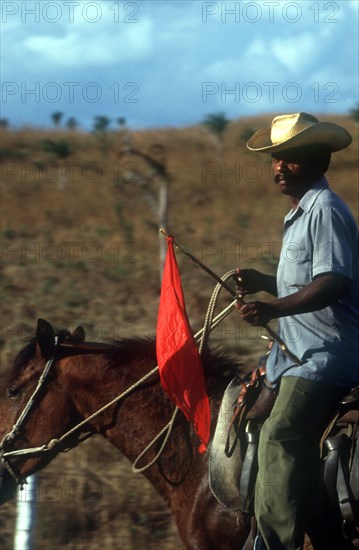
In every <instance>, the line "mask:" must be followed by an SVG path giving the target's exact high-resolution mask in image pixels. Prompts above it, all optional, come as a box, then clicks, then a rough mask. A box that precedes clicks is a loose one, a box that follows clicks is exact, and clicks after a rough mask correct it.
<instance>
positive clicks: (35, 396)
mask: <svg viewBox="0 0 359 550" xmlns="http://www.w3.org/2000/svg"><path fill="white" fill-rule="evenodd" d="M59 345H60V343H59V337H58V336H55V342H54V350H53V354H52V356H51V357H50V359H49V360H48V361H47V363H46V365H45V368H44V370H43V372H42V374H41V376H40V378H39V380H38V383H37V385H36V388H35V390H34V391H33V393H32V394H31V396H30V398H29V400H28V402H27V403H26V405H25V407H24V409H23V410H22V412H21V413H20V415H19V417H18V419H17V420H16V422H15V424H14V425H13V427H12V429H11V430H10V432H9V433H8V434H6V435H5V437H4V438H3V440H2V441H1V443H0V459H1V462H2V463H3V466H4V467H5V468H6V470H7V471H8V472H9V474H10V475H11V477H12V478H13V480H14V481H15V482H16V484H17V485H19V486H20V487H21V486H22V485H23V484H24V481H25V479H26V476H25V477H24V476H21V475H19V474H18V473H17V472H16V469H15V468H14V466H13V465H12V464H11V462H10V461H11V459H13V458H18V457H22V458H23V457H35V456H41V455H45V454H53V455H56V454H58V453H59V452H68V451H70V450H71V449H73V448H74V447H76V446H77V445H78V444H79V443H81V442H82V441H84V440H85V439H87V438H88V437H90V436H91V435H93V432H92V431H91V430H90V431H88V432H87V433H84V434H83V435H82V436H81V437H78V438H77V440H76V442H75V443H72V444H71V445H68V446H66V443H65V442H66V440H68V439H69V438H70V436H73V435H74V434H75V432H77V431H78V430H79V429H80V428H83V427H84V426H85V425H86V424H88V423H89V421H90V420H92V419H93V418H95V417H96V416H98V415H99V414H100V413H102V412H103V411H105V410H106V409H108V408H109V407H111V406H113V405H115V404H116V403H117V402H118V401H120V400H121V399H123V398H124V397H126V396H127V395H128V394H129V393H131V392H132V391H133V390H134V389H135V388H137V387H138V386H140V385H141V384H142V383H143V382H144V381H146V380H147V379H148V378H150V377H151V376H152V375H153V374H155V373H156V372H157V371H158V366H157V367H155V368H154V369H152V370H151V371H149V372H148V373H147V374H145V375H144V376H143V377H142V378H141V379H140V380H138V381H137V382H135V383H134V384H132V385H131V386H130V387H129V388H128V389H126V390H125V391H124V392H122V393H121V394H120V395H118V396H117V397H116V398H115V399H113V400H112V401H110V402H108V403H107V404H105V405H104V406H103V407H101V408H100V409H98V410H97V411H95V412H94V413H93V414H91V415H90V416H88V417H87V418H85V419H83V420H82V421H81V422H79V423H77V424H76V425H75V426H73V427H72V428H71V429H70V430H68V431H67V432H65V433H64V434H63V435H61V437H59V438H57V439H51V440H50V441H49V442H48V443H46V444H44V445H41V446H40V447H30V448H27V449H16V450H8V448H9V446H11V445H12V444H13V442H14V440H15V439H16V438H17V437H18V436H19V435H21V428H22V427H23V425H24V423H25V420H27V418H28V417H29V415H30V413H31V411H32V410H33V408H34V406H35V405H36V404H37V403H38V400H39V395H40V393H41V391H42V390H43V388H44V385H45V383H46V381H47V379H48V376H49V373H50V371H51V368H52V367H53V365H54V364H55V363H56V359H57V357H56V356H57V351H58V349H59ZM176 412H177V411H176ZM173 421H174V418H173V419H171V421H170V422H169V423H168V424H167V426H165V428H164V429H163V430H161V432H160V433H159V434H158V435H157V436H156V438H155V439H154V440H153V442H152V444H151V447H152V445H153V444H154V443H155V442H156V441H157V440H158V439H159V437H161V436H162V435H163V433H164V432H165V431H166V430H169V425H170V424H171V429H172V424H173ZM166 442H167V438H166ZM149 447H150V446H148V447H147V448H146V449H145V451H143V452H142V453H141V455H140V456H139V457H138V458H137V460H136V461H135V463H134V466H135V464H136V462H137V461H138V460H140V458H142V456H143V455H144V454H145V452H147V450H148V449H149ZM163 448H164V446H161V448H160V452H162V450H163ZM158 456H159V453H157V455H156V457H155V460H157V458H158ZM155 460H154V461H155ZM154 461H151V463H150V464H149V465H147V467H149V466H150V465H152V464H153V463H154ZM141 471H142V469H141Z"/></svg>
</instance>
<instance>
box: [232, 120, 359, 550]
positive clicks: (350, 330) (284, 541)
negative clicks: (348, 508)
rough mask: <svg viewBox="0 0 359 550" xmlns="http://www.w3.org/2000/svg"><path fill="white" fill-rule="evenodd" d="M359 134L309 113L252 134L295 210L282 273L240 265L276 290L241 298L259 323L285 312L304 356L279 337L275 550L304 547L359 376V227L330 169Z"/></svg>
mask: <svg viewBox="0 0 359 550" xmlns="http://www.w3.org/2000/svg"><path fill="white" fill-rule="evenodd" d="M350 143H351V136H350V134H349V133H348V132H347V131H346V130H345V129H344V128H342V127H341V126H338V125H337V124H332V123H325V122H323V123H322V122H319V121H318V120H317V119H316V118H315V117H314V116H311V115H308V114H306V113H298V114H292V115H283V116H278V117H275V118H274V120H273V121H272V125H271V128H269V129H264V130H259V131H258V132H256V133H255V134H254V135H253V136H252V137H251V138H250V139H249V141H248V143H247V147H248V149H250V150H251V151H256V152H261V153H270V154H271V155H272V166H273V173H274V182H275V183H276V184H277V185H278V187H279V190H280V192H281V193H282V194H283V195H287V196H288V197H289V199H290V202H291V206H292V209H291V210H290V212H289V213H288V214H287V216H286V217H285V219H284V235H283V245H282V251H281V255H280V260H279V264H278V270H277V275H276V277H274V276H270V275H265V274H263V273H260V272H258V271H255V270H251V269H243V270H242V269H238V288H239V290H240V292H241V293H242V294H243V295H245V294H251V293H255V292H258V291H266V292H269V293H270V294H272V295H274V296H275V298H274V299H273V300H271V301H269V302H262V301H253V302H249V303H247V304H246V305H244V306H242V307H240V306H238V307H240V315H241V318H242V319H244V320H245V321H247V322H248V323H250V324H252V325H256V326H262V325H266V324H267V323H268V322H269V321H270V320H271V319H278V326H279V334H280V336H281V337H282V338H283V340H284V341H285V342H286V343H287V344H288V345H289V346H290V348H291V351H292V352H293V353H294V354H295V355H296V356H297V357H298V358H299V359H300V363H301V364H296V363H294V362H293V360H292V359H291V358H289V357H288V356H287V355H286V354H285V353H284V352H283V350H282V349H281V348H280V346H279V345H278V344H277V343H274V346H273V348H272V350H271V352H270V354H269V356H268V361H267V379H268V381H269V382H270V383H271V384H273V385H274V386H276V387H277V390H278V396H277V399H276V402H275V405H274V407H273V409H272V412H271V414H270V416H269V418H268V419H267V420H266V422H265V423H264V425H263V428H262V431H261V435H260V443H259V450H258V462H259V471H258V477H257V482H256V491H255V516H256V519H257V522H258V526H259V531H260V533H261V536H262V539H263V541H264V542H263V548H265V547H266V548H267V549H269V550H280V549H285V550H294V549H298V548H302V547H303V544H304V533H305V528H306V523H307V521H308V514H307V512H308V510H310V503H311V497H312V496H313V486H315V485H316V481H317V478H318V467H317V466H318V464H319V454H320V447H319V443H320V439H321V436H322V434H323V431H324V429H325V427H326V425H327V424H328V422H329V421H330V419H331V417H332V415H333V413H334V411H335V408H336V406H337V405H338V403H339V401H340V400H341V398H342V397H343V396H344V394H345V393H347V392H348V390H349V389H350V388H353V387H355V386H357V385H358V384H359V359H358V357H359V348H358V342H359V253H358V248H359V236H358V229H357V226H356V223H355V221H354V218H353V216H352V214H351V212H350V210H349V208H348V207H347V206H346V204H345V203H344V202H343V201H342V200H341V199H340V198H339V197H338V196H337V195H336V194H335V193H334V192H333V191H332V190H331V189H330V188H329V186H328V183H327V180H326V179H325V177H324V174H325V172H326V171H327V169H328V166H329V163H330V160H331V153H333V152H335V151H339V150H341V149H344V148H345V147H347V146H348V145H350Z"/></svg>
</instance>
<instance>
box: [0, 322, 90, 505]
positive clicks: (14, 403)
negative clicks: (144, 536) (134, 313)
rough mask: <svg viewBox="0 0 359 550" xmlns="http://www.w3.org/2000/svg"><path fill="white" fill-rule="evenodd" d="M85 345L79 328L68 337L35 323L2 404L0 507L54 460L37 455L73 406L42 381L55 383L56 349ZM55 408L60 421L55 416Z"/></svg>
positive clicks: (58, 388) (59, 430)
mask: <svg viewBox="0 0 359 550" xmlns="http://www.w3.org/2000/svg"><path fill="white" fill-rule="evenodd" d="M84 339H85V333H84V330H83V329H82V328H81V327H78V328H77V329H76V330H75V331H74V332H73V333H72V334H70V333H69V332H68V331H60V332H59V333H58V334H55V331H54V329H53V327H52V326H51V325H50V323H48V322H47V321H45V320H43V319H39V320H38V323H37V329H36V335H35V336H34V337H33V338H32V339H31V340H30V341H29V343H28V344H27V345H26V346H25V347H24V348H23V349H22V350H21V351H20V353H19V354H18V355H17V357H16V359H15V361H14V364H13V366H12V369H11V370H10V373H9V375H8V377H7V380H6V384H5V387H4V390H3V392H2V393H3V395H2V396H1V400H0V416H1V420H2V422H1V427H0V442H1V443H0V457H1V460H2V463H3V466H2V469H1V470H0V504H2V503H3V502H5V501H7V500H9V499H10V498H12V497H13V496H14V495H15V493H16V486H17V485H21V484H22V483H23V481H24V479H25V478H26V477H27V476H28V475H30V474H32V473H34V472H35V471H37V470H39V469H41V468H43V467H44V466H45V465H46V464H47V463H48V462H49V461H50V460H51V459H52V458H53V453H52V456H51V452H41V451H40V449H41V448H42V447H43V446H45V445H46V444H47V443H48V441H49V440H51V439H53V438H56V437H58V436H59V435H60V434H61V433H62V432H63V430H64V428H65V424H66V420H67V419H66V418H64V416H63V411H64V410H68V411H69V413H68V416H69V415H70V411H71V410H73V405H72V403H71V395H70V394H69V393H65V392H62V391H61V386H60V385H59V384H56V383H54V384H51V391H50V390H49V388H50V386H49V385H48V384H47V380H45V377H46V378H47V379H51V380H52V381H55V382H56V380H57V379H58V377H59V372H58V371H57V370H56V359H57V357H56V356H57V353H58V348H59V344H62V343H66V342H68V343H73V344H75V343H81V342H83V341H84ZM46 369H47V373H45V371H46ZM54 392H55V393H56V394H57V395H56V399H54ZM55 403H56V405H54V404H55ZM59 406H61V411H62V412H61V415H59V414H57V409H58V407H59ZM36 449H38V452H36ZM26 450H29V452H26Z"/></svg>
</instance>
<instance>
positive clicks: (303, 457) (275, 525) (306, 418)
mask: <svg viewBox="0 0 359 550" xmlns="http://www.w3.org/2000/svg"><path fill="white" fill-rule="evenodd" d="M347 391H348V390H345V389H343V388H337V387H335V386H329V385H327V384H323V383H321V382H314V381H312V380H306V379H304V378H297V377H294V376H284V377H283V378H282V381H281V384H280V389H279V393H278V397H277V400H276V402H275V404H274V407H273V410H272V412H271V415H270V416H269V418H268V419H267V420H266V422H265V423H264V425H263V428H262V431H261V435H260V441H259V448H258V465H259V471H258V477H257V483H256V490H255V516H256V519H257V522H258V527H259V530H260V532H261V534H262V537H263V539H264V542H265V544H266V546H267V548H268V550H284V549H285V550H294V549H300V548H302V546H303V544H304V534H305V525H306V522H307V520H308V512H310V511H311V510H313V493H314V491H313V487H315V486H316V484H317V481H318V474H319V462H320V446H319V444H320V439H321V436H322V434H323V432H324V430H325V428H326V426H327V425H328V423H329V422H330V420H331V418H332V415H333V414H334V412H335V409H336V406H337V404H338V402H339V401H340V399H341V398H342V397H343V395H344V394H345V393H347Z"/></svg>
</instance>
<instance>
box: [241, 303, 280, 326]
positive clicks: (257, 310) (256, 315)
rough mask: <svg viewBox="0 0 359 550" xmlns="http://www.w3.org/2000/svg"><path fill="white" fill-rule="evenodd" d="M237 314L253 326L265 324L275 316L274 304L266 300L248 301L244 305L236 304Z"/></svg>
mask: <svg viewBox="0 0 359 550" xmlns="http://www.w3.org/2000/svg"><path fill="white" fill-rule="evenodd" d="M237 307H238V309H239V314H240V316H241V319H243V321H247V323H249V324H250V325H253V326H255V327H263V326H264V325H267V324H268V323H269V321H270V320H271V319H273V318H274V317H275V316H276V311H275V308H274V306H272V305H271V304H268V303H266V302H249V303H248V304H245V305H244V306H241V305H240V304H238V306H237Z"/></svg>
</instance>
